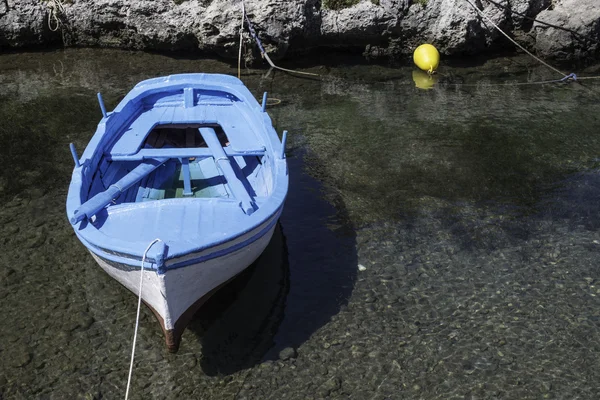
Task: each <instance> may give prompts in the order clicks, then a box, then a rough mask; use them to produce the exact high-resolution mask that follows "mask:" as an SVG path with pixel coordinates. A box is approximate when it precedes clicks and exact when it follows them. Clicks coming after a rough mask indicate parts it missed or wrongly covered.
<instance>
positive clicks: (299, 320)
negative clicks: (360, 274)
mask: <svg viewBox="0 0 600 400" xmlns="http://www.w3.org/2000/svg"><path fill="white" fill-rule="evenodd" d="M303 160H304V157H303V155H298V156H296V157H295V156H292V155H290V156H288V166H289V170H290V190H289V192H288V198H287V200H286V205H285V209H284V213H283V215H282V217H281V219H280V221H281V224H278V225H277V227H276V229H275V231H274V234H273V238H272V239H271V241H270V243H269V245H268V246H267V248H266V249H265V251H264V252H263V254H262V255H261V256H260V257H259V259H258V260H257V261H256V262H255V263H254V264H253V265H252V266H250V267H249V268H247V269H246V270H245V271H244V272H242V273H241V274H240V275H238V276H237V277H236V278H235V279H233V280H232V281H231V282H230V283H228V284H227V285H225V286H224V287H223V288H221V289H220V290H219V291H218V292H216V293H215V294H214V295H213V296H212V297H211V298H210V299H209V300H208V301H207V302H206V304H204V305H203V306H202V308H201V309H200V310H198V312H197V313H196V315H195V317H194V319H193V320H192V321H191V322H190V324H189V325H188V329H189V330H190V331H191V332H192V333H194V334H195V335H196V337H197V338H198V340H199V341H200V342H201V345H202V361H201V366H202V370H203V371H204V373H205V374H207V375H209V376H215V375H229V374H233V373H235V372H237V371H240V370H243V369H247V368H251V367H253V366H255V365H257V364H259V363H261V362H263V361H264V360H267V359H278V358H279V356H278V355H279V352H280V351H281V350H282V349H284V348H288V347H292V348H294V349H297V348H298V347H299V346H300V345H301V344H302V343H304V342H305V341H306V340H307V339H308V338H309V337H310V336H311V335H312V334H314V333H315V332H316V331H317V330H318V329H319V328H321V327H322V326H323V325H325V324H326V323H327V322H328V321H329V320H330V319H331V317H332V316H334V315H336V314H337V313H338V312H339V310H340V307H342V306H343V305H344V304H346V303H347V299H348V298H349V296H350V294H351V293H352V289H353V286H354V281H355V280H356V273H357V263H358V261H357V255H356V240H355V239H356V235H355V233H354V229H352V228H351V226H350V224H349V222H348V218H347V213H346V210H345V207H344V205H343V204H341V202H339V201H336V202H335V203H336V204H335V206H333V205H332V204H330V203H329V202H328V201H327V200H325V199H324V188H323V187H322V185H321V183H320V182H319V181H318V180H317V179H315V178H313V177H312V176H310V175H308V174H307V173H306V172H305V171H304V168H303V162H304V161H303Z"/></svg>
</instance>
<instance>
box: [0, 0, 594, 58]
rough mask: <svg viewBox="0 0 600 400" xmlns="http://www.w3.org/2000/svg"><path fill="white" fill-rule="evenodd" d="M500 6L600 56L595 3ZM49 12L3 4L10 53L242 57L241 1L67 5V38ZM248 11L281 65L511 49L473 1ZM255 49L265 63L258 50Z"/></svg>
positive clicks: (536, 42)
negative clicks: (294, 59) (339, 53)
mask: <svg viewBox="0 0 600 400" xmlns="http://www.w3.org/2000/svg"><path fill="white" fill-rule="evenodd" d="M375 3H378V4H375ZM495 3H497V4H494V3H491V2H487V1H479V2H477V4H481V5H482V6H483V12H484V13H485V15H487V16H488V17H489V18H490V19H491V20H492V21H494V23H496V24H498V25H499V26H500V27H502V28H503V29H505V30H507V31H508V32H509V33H510V34H512V35H513V36H515V37H518V38H519V40H520V41H521V42H522V43H524V44H526V45H527V46H534V47H535V50H536V51H537V52H538V53H539V54H540V55H542V56H544V57H555V58H559V59H580V58H587V57H596V56H597V55H598V48H599V45H598V39H599V38H600V8H598V7H597V6H596V4H595V3H596V1H595V0H563V1H560V2H556V4H554V8H553V9H548V10H546V9H547V8H548V7H549V6H550V5H551V0H513V1H511V2H507V1H505V0H497V1H495ZM49 10H50V8H49V7H48V6H47V5H46V4H45V3H43V2H41V1H39V0H6V1H2V2H0V33H1V34H0V48H1V47H12V48H19V47H24V46H42V45H47V44H50V43H60V42H61V41H63V42H64V43H65V44H67V45H74V46H103V47H117V48H127V49H146V50H186V51H190V50H191V51H195V52H198V53H203V54H210V53H212V54H215V53H216V54H219V55H221V56H223V57H227V58H231V59H234V58H236V57H237V54H238V40H239V31H238V30H239V23H240V21H241V8H240V3H239V2H238V1H233V0H230V1H214V0H203V1H196V0H187V1H177V2H174V1H173V0H155V1H142V0H132V1H125V0H73V1H72V2H66V3H65V7H64V13H62V14H61V15H60V20H61V21H62V24H63V25H62V29H61V30H60V31H59V32H52V31H51V30H50V29H49V28H48V13H49ZM246 10H247V13H248V15H249V18H250V19H251V20H252V22H253V24H254V27H255V29H256V32H257V34H258V36H259V37H260V38H261V40H262V41H263V44H264V45H265V47H266V49H267V51H268V52H269V54H270V57H271V58H272V59H274V60H276V59H278V58H281V57H283V56H285V55H293V54H294V53H298V52H304V51H306V50H310V49H311V48H315V47H324V46H334V47H340V46H341V47H348V48H354V49H357V50H360V51H363V50H364V54H366V55H368V56H375V57H379V56H406V55H410V54H411V53H412V51H413V49H414V48H415V47H416V46H417V45H419V44H421V43H423V42H431V43H434V44H435V45H436V47H437V48H438V49H439V50H440V52H442V53H443V54H447V55H462V54H475V53H481V52H485V51H493V50H497V49H499V48H502V47H505V46H507V45H508V42H507V40H506V39H505V38H504V37H503V36H502V35H501V34H500V33H499V32H498V31H497V30H496V29H495V28H494V27H493V26H492V25H491V24H489V23H488V22H487V21H485V20H483V19H482V18H481V17H480V16H479V15H478V14H477V12H476V11H475V10H474V9H473V7H472V6H471V5H470V4H469V3H468V2H467V1H459V2H457V1H456V0H428V1H427V2H426V3H425V4H423V2H416V1H412V0H380V1H379V2H373V1H371V0H362V1H360V2H358V4H356V5H354V6H352V7H349V8H344V9H341V10H330V9H326V8H324V7H322V6H321V2H320V1H317V0H308V1H305V0H292V1H285V2H284V1H275V0H262V1H259V2H249V1H247V2H246ZM542 10H544V11H542ZM513 11H514V12H513ZM526 16H527V17H536V18H539V19H540V20H543V21H546V22H549V23H554V24H557V25H559V26H564V27H566V28H569V29H572V30H573V31H574V32H576V34H575V35H573V34H571V33H569V32H565V31H562V30H558V29H555V28H551V27H548V26H546V25H542V24H539V23H535V24H534V25H533V29H531V28H532V24H533V22H532V21H531V20H530V19H528V18H526ZM582 38H590V39H585V40H584V39H582ZM249 48H252V49H253V52H254V55H255V56H256V55H257V50H256V46H250V47H249ZM247 57H250V58H251V55H250V54H248V55H247Z"/></svg>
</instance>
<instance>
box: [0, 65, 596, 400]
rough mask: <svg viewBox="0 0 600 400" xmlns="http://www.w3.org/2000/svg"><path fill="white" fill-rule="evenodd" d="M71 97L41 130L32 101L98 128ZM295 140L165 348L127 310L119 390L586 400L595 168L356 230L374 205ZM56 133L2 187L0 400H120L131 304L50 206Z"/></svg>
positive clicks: (433, 200)
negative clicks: (226, 278) (14, 180)
mask: <svg viewBox="0 0 600 400" xmlns="http://www.w3.org/2000/svg"><path fill="white" fill-rule="evenodd" d="M144 57H145V56H144ZM152 57H157V56H152ZM67 67H68V65H67ZM221 68H223V67H221ZM15 79H16V78H15ZM355 89H356V87H355ZM311 90H312V89H310V88H309V89H307V92H311ZM92 96H93V94H92ZM115 97H116V96H115ZM64 98H66V96H65V97H64ZM32 101H34V100H26V101H25V103H26V104H28V105H27V106H26V107H21V106H19V105H15V104H14V103H4V104H1V103H0V111H1V115H2V117H3V120H8V119H7V116H12V117H13V118H12V119H11V121H13V122H10V123H9V126H8V128H5V129H6V130H4V131H3V132H2V134H3V135H5V133H6V132H7V130H8V129H9V128H10V129H12V130H13V131H12V132H14V130H17V131H18V130H19V129H20V130H21V131H19V132H20V133H21V134H24V133H23V132H24V131H25V130H26V129H25V126H27V127H28V129H27V130H28V131H29V128H31V126H33V125H31V123H29V122H30V121H27V120H26V118H28V117H27V116H25V114H26V111H27V109H29V106H31V102H32ZM7 104H8V105H7ZM39 104H42V105H43V104H44V102H41V103H39ZM69 104H70V105H71V106H70V107H68V108H67V109H63V108H60V107H59V106H57V107H59V108H60V110H61V111H60V112H61V113H62V114H61V115H62V116H61V117H60V118H59V119H58V121H56V120H53V119H52V118H50V116H51V115H52V114H53V113H54V112H55V111H56V109H55V108H53V107H52V106H47V108H45V109H44V108H43V107H42V109H36V110H37V111H36V113H38V114H36V116H37V115H41V114H43V115H45V116H48V117H49V118H48V119H47V120H45V121H46V122H45V124H48V125H44V126H46V128H44V129H49V130H50V129H58V128H56V127H55V128H52V124H56V125H57V126H60V125H61V124H63V125H64V124H66V123H67V122H68V119H69V118H71V117H72V116H73V115H76V114H78V113H81V114H83V115H82V116H81V117H80V118H81V119H82V120H87V119H88V118H87V117H88V116H91V115H94V116H95V118H96V120H97V115H96V114H97V110H96V109H95V108H94V109H93V112H92V111H89V110H92V108H93V106H92V105H91V104H89V103H86V102H85V101H82V102H74V101H72V102H71V103H69ZM19 107H21V108H19ZM307 107H309V108H310V106H307ZM283 110H285V109H283ZM282 112H283V111H282ZM298 112H299V111H297V110H296V111H294V110H293V109H290V108H288V109H287V111H286V113H288V114H289V115H290V116H289V117H288V118H289V119H292V118H296V119H297V118H299V117H298V115H299V114H298ZM294 113H295V114H294ZM274 115H275V117H277V113H276V112H274ZM17 116H18V118H17ZM15 118H16V119H15ZM36 118H37V117H36ZM57 118H58V117H57ZM281 118H284V117H281ZM89 119H90V120H91V119H92V118H91V117H90V118H89ZM276 119H277V118H276ZM15 121H16V122H15ZM10 124H12V125H10ZM19 124H21V125H19ZM40 124H41V123H40ZM85 124H87V125H85V126H79V125H77V126H78V127H81V129H82V131H84V128H85V129H86V130H89V128H90V127H93V123H91V124H90V123H89V122H85ZM39 126H40V125H35V129H34V131H35V130H36V129H38V130H39V129H41V128H39ZM596 128H597V127H596ZM596 130H597V129H596ZM34 133H35V132H34ZM88 133H89V132H88ZM88 133H86V134H85V135H88ZM307 135H308V134H307ZM2 137H3V140H4V137H5V136H2ZM305 139H306V138H305ZM305 139H302V138H299V137H296V138H293V137H292V140H291V145H290V147H291V149H290V151H289V165H290V176H291V186H290V195H289V197H288V201H287V203H286V210H285V212H284V214H283V216H282V218H281V227H280V228H278V230H277V232H276V234H275V235H274V238H273V240H272V242H271V244H270V245H269V247H268V248H267V250H266V252H265V254H264V255H263V256H262V257H261V259H259V261H258V262H257V263H255V264H254V265H253V266H252V267H251V268H249V269H248V270H247V271H246V272H244V273H243V274H242V275H241V276H240V277H239V278H238V279H236V280H235V281H234V282H233V283H232V284H231V285H228V286H227V287H226V288H225V289H224V290H223V291H222V292H219V294H218V295H216V296H215V297H214V298H213V299H212V300H211V301H210V302H209V303H208V304H207V305H206V306H205V307H204V309H203V312H202V313H201V315H198V316H197V318H196V319H195V320H194V321H193V322H192V324H191V325H190V327H189V329H187V330H186V332H185V333H184V335H183V340H182V344H181V347H180V349H179V352H178V353H176V354H170V353H168V352H167V350H166V349H165V347H164V342H163V337H162V332H161V330H160V327H159V325H158V323H157V322H156V321H155V320H154V317H153V315H152V314H151V312H150V311H149V310H148V309H147V308H143V309H142V314H141V322H140V326H139V336H138V347H137V351H136V358H135V367H134V375H133V382H132V388H131V396H130V398H132V399H147V398H158V399H162V398H164V399H188V398H189V399H282V398H289V399H319V398H330V399H348V398H351V399H595V398H598V393H600V369H599V368H598V365H599V363H598V356H599V354H600V301H599V297H600V280H599V277H598V252H599V251H600V232H599V231H598V228H599V227H600V218H599V211H600V205H599V204H600V202H598V199H599V198H600V178H598V170H596V169H593V168H591V169H586V170H585V171H580V172H576V173H573V174H570V175H568V174H567V175H564V176H563V178H564V179H563V180H562V181H561V184H560V185H556V188H554V189H552V188H549V189H547V190H546V194H545V195H543V196H541V197H540V198H539V199H538V202H537V206H536V207H533V208H532V207H529V208H527V210H526V211H523V209H520V208H518V207H509V206H506V205H501V204H502V203H496V202H495V203H486V202H479V203H478V202H464V203H461V202H459V201H455V200H452V201H450V200H444V199H443V198H441V196H438V197H434V196H425V195H424V196H421V197H420V198H418V199H417V200H418V203H419V207H418V208H415V209H413V210H412V211H411V212H410V213H406V214H405V215H403V216H401V217H399V216H396V218H394V219H391V218H384V217H385V213H384V214H382V215H379V217H380V218H379V222H377V223H373V222H365V223H360V224H358V223H355V221H356V219H355V218H354V217H353V215H355V214H356V213H357V212H360V211H361V210H363V211H365V212H367V211H366V210H367V209H370V210H371V212H376V210H375V211H373V209H374V206H373V207H372V206H369V205H362V206H361V205H360V204H359V205H357V204H354V203H352V202H351V201H350V200H348V199H347V198H345V197H344V196H345V194H344V184H343V182H342V183H339V184H338V183H337V182H338V181H335V179H334V178H335V177H332V171H334V170H335V168H336V165H335V164H336V163H343V162H344V160H343V159H341V160H339V159H338V160H337V161H332V162H331V164H330V165H323V164H319V162H316V161H315V162H313V161H314V160H318V159H321V162H322V160H323V158H320V157H319V154H322V152H321V153H320V151H321V150H322V149H321V150H320V149H318V148H316V147H313V148H312V149H311V147H310V146H307V145H306V144H307V143H308V142H306V141H303V140H305ZM69 140H72V138H69V137H66V138H65V139H64V140H62V141H61V143H60V146H63V145H64V149H63V148H62V147H61V150H60V158H61V159H63V161H62V162H61V163H58V164H57V163H56V162H55V161H56V160H55V158H57V157H55V156H52V155H47V157H46V156H45V153H44V151H45V148H44V147H43V146H42V148H41V149H37V150H35V152H34V154H33V156H35V157H36V159H39V162H38V163H36V164H35V166H34V167H32V168H30V169H29V170H27V169H25V170H19V171H18V177H19V178H20V179H29V181H28V182H31V183H28V184H26V185H24V186H22V187H20V188H19V189H18V190H17V189H14V188H13V187H12V186H10V185H11V183H10V182H9V181H6V180H4V181H3V182H4V183H3V185H5V186H4V189H6V188H7V187H8V189H10V190H12V192H11V194H10V196H4V198H5V200H4V202H3V206H2V207H1V208H0V245H1V249H2V250H1V251H0V301H1V302H2V311H3V317H4V323H3V324H2V327H1V328H0V332H1V333H2V340H1V341H0V359H1V361H0V397H1V398H5V399H32V398H35V399H67V398H69V399H76V398H77V399H112V398H119V397H123V396H124V393H125V386H126V381H127V370H128V367H129V356H130V351H131V347H130V346H131V340H132V335H133V327H134V321H135V304H136V298H135V296H134V295H133V294H130V293H129V292H128V291H126V290H125V289H124V288H122V287H121V286H120V285H118V284H117V283H116V282H114V281H113V280H111V279H110V278H109V277H108V276H107V275H106V274H105V273H103V271H101V269H100V268H99V267H97V266H96V265H95V263H94V262H93V260H92V258H91V257H90V256H89V254H87V253H86V251H85V249H84V248H83V246H81V245H80V244H79V243H78V241H77V239H76V237H75V236H74V233H73V231H72V228H71V226H69V224H68V221H67V219H66V217H65V215H64V201H65V195H66V184H67V183H68V178H69V176H70V170H71V168H72V167H71V165H70V164H69V163H68V162H67V161H64V160H68V161H70V159H69V158H68V148H67V147H66V144H67V143H68V141H69ZM306 140H308V141H309V142H310V137H308V139H306ZM75 141H79V142H84V135H83V134H82V135H81V138H75ZM3 143H4V142H3ZM79 148H82V146H81V143H80V144H79ZM57 151H58V150H57ZM323 151H325V150H323ZM6 155H7V157H9V156H10V157H13V156H14V154H12V153H11V154H9V153H6ZM53 157H55V158H53ZM52 165H54V166H53V167H52ZM4 166H6V165H4ZM49 168H53V169H52V170H51V171H50V172H51V173H52V174H56V176H59V177H60V178H58V179H57V180H51V179H48V178H49V177H48V176H47V175H45V174H47V173H48V170H49ZM6 176H7V175H6V174H5V175H3V177H6ZM3 179H4V178H3ZM328 179H329V181H328ZM7 182H9V183H7ZM44 182H46V183H44ZM332 182H333V183H332ZM340 182H341V181H340ZM11 188H12V189H11ZM8 189H7V190H8ZM323 193H325V195H324V194H323ZM355 200H356V201H360V200H361V199H360V198H358V199H355ZM363 200H364V198H363ZM361 207H362V208H361ZM303 209H304V210H307V209H308V210H311V212H310V213H300V210H303ZM357 210H358V211H357ZM299 215H301V217H299ZM382 221H383V222H382ZM307 232H310V233H307ZM359 265H360V270H359Z"/></svg>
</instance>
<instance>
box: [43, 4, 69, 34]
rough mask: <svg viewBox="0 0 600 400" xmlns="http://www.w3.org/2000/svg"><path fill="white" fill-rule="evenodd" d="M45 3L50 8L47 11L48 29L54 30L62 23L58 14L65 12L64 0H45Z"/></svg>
mask: <svg viewBox="0 0 600 400" xmlns="http://www.w3.org/2000/svg"><path fill="white" fill-rule="evenodd" d="M46 4H47V6H48V8H49V9H50V12H48V29H50V30H51V31H52V32H56V31H57V30H58V29H59V28H60V27H61V25H62V22H61V20H60V17H59V16H60V14H64V13H65V6H64V0H47V3H46Z"/></svg>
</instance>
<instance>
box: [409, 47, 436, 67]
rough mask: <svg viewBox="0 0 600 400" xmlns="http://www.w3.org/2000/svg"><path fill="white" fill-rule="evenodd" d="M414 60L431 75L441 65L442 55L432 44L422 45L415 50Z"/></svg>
mask: <svg viewBox="0 0 600 400" xmlns="http://www.w3.org/2000/svg"><path fill="white" fill-rule="evenodd" d="M413 60H414V61H415V64H416V65H417V67H419V68H421V69H422V70H423V71H427V72H429V73H430V74H432V73H434V72H435V70H436V69H437V67H438V65H440V53H439V52H438V51H437V49H436V48H435V47H433V46H432V45H430V44H422V45H420V46H419V47H417V48H416V49H415V52H414V53H413Z"/></svg>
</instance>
